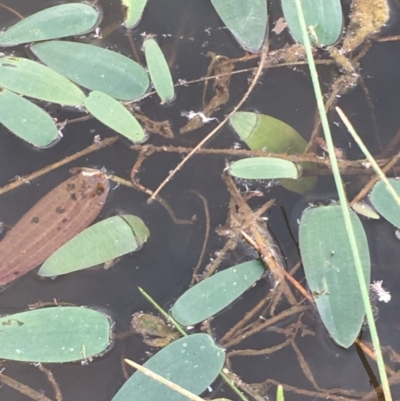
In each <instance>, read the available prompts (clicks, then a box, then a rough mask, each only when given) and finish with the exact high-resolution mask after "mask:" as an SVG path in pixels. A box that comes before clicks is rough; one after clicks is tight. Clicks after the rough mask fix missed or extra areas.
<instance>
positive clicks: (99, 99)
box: [85, 91, 147, 142]
mask: <svg viewBox="0 0 400 401" xmlns="http://www.w3.org/2000/svg"><path fill="white" fill-rule="evenodd" d="M85 106H86V108H87V109H88V111H89V112H90V113H91V114H92V115H93V116H94V117H96V118H97V119H98V120H99V121H101V122H102V123H103V124H105V125H107V126H108V127H110V128H111V129H113V130H114V131H117V132H118V133H119V134H121V135H123V136H125V137H126V138H128V139H130V140H131V141H132V142H143V141H145V140H146V139H147V136H146V134H145V132H144V131H143V128H142V126H141V125H140V124H139V122H138V121H137V120H136V118H135V117H134V116H133V115H132V114H131V113H130V112H129V111H128V110H127V109H126V108H125V107H124V106H123V105H122V104H121V103H119V102H118V101H117V100H115V99H114V98H112V97H111V96H109V95H106V94H105V93H102V92H98V91H93V92H90V94H89V96H88V97H87V98H86V99H85Z"/></svg>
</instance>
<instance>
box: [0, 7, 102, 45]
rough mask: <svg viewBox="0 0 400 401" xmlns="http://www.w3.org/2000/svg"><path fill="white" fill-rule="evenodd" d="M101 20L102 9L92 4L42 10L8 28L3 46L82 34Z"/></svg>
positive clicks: (1, 39)
mask: <svg viewBox="0 0 400 401" xmlns="http://www.w3.org/2000/svg"><path fill="white" fill-rule="evenodd" d="M98 20H99V12H98V10H97V9H96V8H94V7H92V6H90V5H89V4H83V3H71V4H61V5H58V6H54V7H50V8H47V9H45V10H43V11H39V12H38V13H36V14H33V15H31V16H29V17H27V18H25V19H23V20H22V21H20V22H18V23H17V24H15V25H13V26H12V27H11V28H9V29H7V30H6V31H5V32H4V33H3V34H2V35H0V46H15V45H20V44H22V43H29V42H37V41H40V40H48V39H57V38H64V37H66V36H74V35H81V34H83V33H86V32H89V31H90V30H92V29H93V28H94V27H95V26H96V24H97V22H98Z"/></svg>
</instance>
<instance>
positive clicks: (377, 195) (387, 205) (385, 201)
mask: <svg viewBox="0 0 400 401" xmlns="http://www.w3.org/2000/svg"><path fill="white" fill-rule="evenodd" d="M389 182H390V184H391V185H392V187H393V188H394V190H395V191H396V193H397V195H398V196H400V182H399V181H397V180H395V179H394V178H389ZM370 200H371V202H372V204H373V205H374V207H375V209H376V210H377V211H378V213H380V214H381V215H382V216H383V217H384V218H385V219H386V220H388V221H389V222H390V223H392V224H393V225H394V226H395V227H397V228H400V207H399V205H398V204H397V202H396V201H395V200H394V199H393V196H392V195H391V194H390V192H389V191H388V189H387V188H386V185H385V183H384V182H383V181H379V182H377V183H376V184H375V186H374V188H373V189H372V191H371V195H370Z"/></svg>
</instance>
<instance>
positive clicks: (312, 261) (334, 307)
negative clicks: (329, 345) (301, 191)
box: [299, 205, 371, 348]
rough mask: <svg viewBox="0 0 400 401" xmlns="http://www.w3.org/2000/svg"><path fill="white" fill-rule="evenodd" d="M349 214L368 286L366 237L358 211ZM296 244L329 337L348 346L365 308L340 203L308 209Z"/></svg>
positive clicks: (363, 315)
mask: <svg viewBox="0 0 400 401" xmlns="http://www.w3.org/2000/svg"><path fill="white" fill-rule="evenodd" d="M350 216H351V220H352V223H353V227H354V233H355V236H356V239H357V246H358V251H359V254H360V258H361V263H362V267H363V271H364V276H365V280H366V282H367V285H369V283H370V279H371V263H370V257H369V249H368V242H367V237H366V235H365V232H364V228H363V226H362V224H361V222H360V219H359V218H358V216H357V214H356V213H354V212H353V211H351V210H350ZM299 244H300V252H301V257H302V261H303V266H304V271H305V274H306V279H307V283H308V285H309V287H310V289H311V291H312V293H313V296H314V299H315V302H316V304H317V308H318V311H319V314H320V316H321V319H322V321H323V323H324V325H325V327H326V329H327V330H328V332H329V334H330V335H331V337H332V338H333V339H334V340H335V341H336V342H337V343H338V344H339V345H341V346H342V347H344V348H348V347H350V345H352V344H353V343H354V341H355V340H356V338H357V336H358V334H359V332H360V330H361V326H362V324H363V322H364V317H365V309H364V304H363V301H362V296H361V290H360V287H359V283H358V277H357V272H356V267H355V265H354V262H353V254H352V251H351V247H350V244H349V241H348V235H347V232H346V227H345V223H344V220H343V214H342V211H341V208H340V206H339V205H333V206H320V207H315V208H312V209H309V210H307V211H306V212H305V213H304V214H303V216H302V218H301V222H300V231H299Z"/></svg>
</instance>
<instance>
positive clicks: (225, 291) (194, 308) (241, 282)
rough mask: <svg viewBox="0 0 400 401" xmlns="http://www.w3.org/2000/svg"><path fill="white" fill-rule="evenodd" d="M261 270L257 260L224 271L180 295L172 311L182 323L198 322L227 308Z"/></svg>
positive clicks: (263, 270)
mask: <svg viewBox="0 0 400 401" xmlns="http://www.w3.org/2000/svg"><path fill="white" fill-rule="evenodd" d="M264 273H265V268H264V265H263V264H262V263H261V262H260V261H258V260H252V261H250V262H245V263H241V264H239V265H236V266H234V267H231V268H229V269H226V270H223V271H222V272H219V273H217V274H215V275H213V276H211V277H210V278H207V279H205V280H203V281H201V282H200V283H198V284H196V285H195V286H194V287H191V288H190V289H189V290H187V291H186V292H185V293H184V294H183V295H181V296H180V297H179V298H178V300H177V301H176V302H175V304H174V306H173V307H172V309H171V314H172V316H173V318H174V319H175V320H176V321H177V322H178V323H179V324H181V325H182V326H192V325H194V324H197V323H200V322H202V321H203V320H205V319H208V318H209V317H211V316H213V315H215V314H216V313H218V312H220V311H221V310H222V309H224V308H226V307H227V306H228V305H229V304H230V303H231V302H233V301H234V300H235V299H237V298H238V297H239V296H240V295H242V294H243V293H244V292H245V291H246V290H247V289H248V288H249V287H251V286H252V285H253V284H254V283H255V282H256V281H257V280H258V279H259V278H260V277H261V276H262V275H263V274H264Z"/></svg>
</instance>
